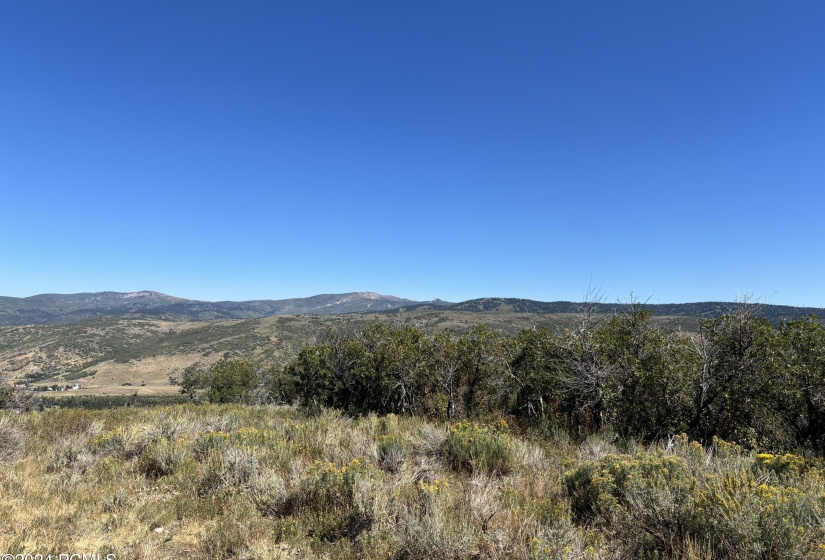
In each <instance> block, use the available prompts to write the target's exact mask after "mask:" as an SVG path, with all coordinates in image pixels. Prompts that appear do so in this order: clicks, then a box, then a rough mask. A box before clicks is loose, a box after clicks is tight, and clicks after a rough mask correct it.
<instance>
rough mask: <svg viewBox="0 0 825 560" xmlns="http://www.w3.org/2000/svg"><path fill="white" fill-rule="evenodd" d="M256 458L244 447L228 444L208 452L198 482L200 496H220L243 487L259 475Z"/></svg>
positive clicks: (258, 465)
mask: <svg viewBox="0 0 825 560" xmlns="http://www.w3.org/2000/svg"><path fill="white" fill-rule="evenodd" d="M259 473H260V464H259V462H258V459H257V458H256V457H255V456H254V455H253V454H252V453H250V452H249V451H248V450H246V449H242V448H238V447H235V446H234V445H228V446H227V447H224V448H215V449H212V450H211V451H210V452H209V455H208V457H207V461H206V465H205V469H204V473H203V475H202V477H201V479H200V481H199V483H198V494H200V495H201V496H221V495H223V494H224V493H230V494H231V493H234V492H235V491H236V490H237V489H240V488H244V487H246V486H248V485H249V483H250V482H251V481H252V480H253V479H254V478H255V477H257V476H258V475H259Z"/></svg>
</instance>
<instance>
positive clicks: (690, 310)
mask: <svg viewBox="0 0 825 560" xmlns="http://www.w3.org/2000/svg"><path fill="white" fill-rule="evenodd" d="M424 305H426V304H424ZM741 305H743V304H739V303H730V302H719V301H708V302H698V303H664V304H644V307H645V308H646V309H649V310H650V311H651V312H652V313H653V315H655V316H658V317H698V318H709V317H719V316H720V315H723V314H724V313H727V312H729V311H731V310H733V309H735V308H737V307H739V306H741ZM747 305H749V306H750V307H751V308H752V309H753V310H754V313H756V314H757V315H758V316H760V317H764V318H766V319H769V320H771V321H774V322H776V321H780V320H782V319H799V318H801V317H805V316H807V315H811V314H816V315H819V317H820V318H825V309H820V308H816V307H793V306H790V305H769V304H747ZM591 307H592V309H593V311H594V312H595V313H604V314H608V313H623V312H625V311H627V310H628V309H629V306H628V305H627V304H622V303H595V304H592V306H591ZM412 308H417V309H421V308H422V306H421V305H416V306H411V307H410V308H409V309H412ZM583 308H584V304H581V303H574V302H570V301H550V302H544V301H534V300H530V299H516V298H480V299H473V300H468V301H464V302H461V303H456V304H453V305H450V306H448V307H447V308H446V309H449V310H451V311H469V312H476V313H479V312H484V313H490V312H497V313H501V312H505V313H539V314H545V313H580V312H581V311H582V309H583Z"/></svg>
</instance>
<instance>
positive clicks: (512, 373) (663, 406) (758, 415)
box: [181, 305, 825, 453]
mask: <svg viewBox="0 0 825 560" xmlns="http://www.w3.org/2000/svg"><path fill="white" fill-rule="evenodd" d="M651 318H652V317H651V313H650V311H649V310H646V309H645V308H643V307H642V306H641V305H631V306H629V308H628V310H627V311H626V312H625V313H622V314H616V315H613V316H610V317H608V318H605V317H604V316H598V315H594V314H591V313H583V314H582V316H581V320H580V321H579V323H578V324H577V326H576V327H575V328H572V329H565V330H563V331H560V332H553V331H551V330H549V329H547V328H544V327H537V328H532V329H524V330H522V331H520V332H519V333H518V334H517V335H516V336H514V337H505V336H501V335H499V334H497V333H495V332H494V331H492V330H491V329H489V328H488V327H486V326H479V327H476V328H474V329H472V330H470V331H469V332H467V333H466V334H463V335H458V334H455V333H453V332H450V331H444V332H440V333H437V334H426V333H424V332H422V331H421V330H419V329H417V328H415V327H411V326H406V327H398V328H393V327H389V326H386V325H384V324H374V325H371V326H368V327H366V328H364V329H363V330H361V331H359V332H355V333H351V334H344V333H342V332H340V331H329V332H328V333H327V334H326V336H325V337H324V339H323V340H321V341H320V342H319V343H318V344H315V345H312V346H307V347H305V348H304V349H303V350H302V351H301V352H300V353H299V354H298V355H297V356H296V357H295V358H294V359H293V360H292V361H291V362H289V363H288V364H287V365H286V366H284V367H278V366H275V367H272V368H270V369H269V370H268V371H266V372H265V373H264V374H260V375H259V374H258V373H256V371H255V368H254V366H253V365H252V364H251V363H250V362H244V361H227V360H223V361H221V362H218V363H217V364H215V365H213V366H212V367H211V368H210V369H208V370H196V369H194V368H190V369H189V370H187V374H185V375H184V379H183V381H182V383H181V385H182V391H183V392H184V393H187V392H189V393H190V394H192V395H194V394H195V393H198V392H199V394H202V395H205V396H206V397H207V398H208V399H209V400H210V401H212V402H231V401H258V402H260V401H262V400H270V401H276V402H282V403H289V404H298V405H301V406H304V407H310V408H312V407H333V408H339V409H343V410H346V411H348V412H350V413H353V414H363V413H370V412H374V413H379V414H385V413H394V414H412V415H423V416H427V417H431V418H441V419H447V420H453V419H463V418H468V419H479V418H481V419H483V418H489V417H496V416H499V417H500V416H508V417H514V418H518V419H520V421H522V422H524V423H531V424H541V425H556V426H558V427H560V428H563V429H566V430H569V431H571V433H573V434H575V435H578V436H583V435H586V434H588V433H591V432H593V431H596V430H599V429H602V428H605V427H610V428H611V429H613V430H614V431H616V432H617V433H618V434H620V435H622V436H626V437H636V438H642V439H654V438H657V437H662V436H664V435H667V434H676V433H687V434H688V435H690V436H691V437H693V438H696V439H700V440H704V441H709V440H710V439H712V438H713V437H714V436H718V437H720V438H722V439H725V440H729V441H736V442H738V443H740V444H743V445H746V446H751V447H755V448H760V449H791V448H800V447H804V448H808V449H811V450H815V451H816V452H818V453H822V452H823V448H824V447H825V327H823V325H822V324H821V323H820V322H819V321H818V320H817V319H816V317H815V316H811V317H807V318H804V319H800V320H794V321H789V322H784V323H782V324H780V325H779V326H778V327H777V326H774V325H773V324H772V323H771V322H770V321H768V320H767V319H764V318H760V317H757V316H756V315H755V313H754V312H753V308H751V307H748V306H743V307H742V308H741V309H739V310H736V311H734V312H732V313H729V314H727V315H723V316H721V317H718V318H713V319H707V320H704V321H702V323H701V328H700V331H699V332H698V333H682V332H670V331H666V330H664V329H662V328H660V327H658V326H657V325H655V324H654V323H653V321H652V320H651Z"/></svg>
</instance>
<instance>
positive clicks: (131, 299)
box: [0, 291, 418, 325]
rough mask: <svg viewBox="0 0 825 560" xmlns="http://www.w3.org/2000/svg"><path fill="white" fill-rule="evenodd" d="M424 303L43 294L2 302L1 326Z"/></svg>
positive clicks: (358, 295) (381, 298) (363, 298)
mask: <svg viewBox="0 0 825 560" xmlns="http://www.w3.org/2000/svg"><path fill="white" fill-rule="evenodd" d="M416 303H418V302H414V301H412V300H408V299H403V298H399V297H395V296H385V295H380V294H376V293H373V292H353V293H347V294H321V295H317V296H312V297H308V298H292V299H283V300H257V301H217V302H210V301H196V300H189V299H183V298H178V297H173V296H168V295H165V294H161V293H158V292H151V291H143V292H131V293H118V292H96V293H82V294H41V295H37V296H32V297H27V298H11V297H2V298H0V325H30V324H46V325H55V324H66V323H73V322H76V321H82V320H84V319H93V318H98V317H116V316H123V315H132V316H139V317H147V318H158V319H164V320H170V321H203V320H209V319H249V318H255V317H265V316H267V315H299V314H307V313H312V314H320V315H326V314H335V313H351V312H370V311H382V310H388V309H394V308H397V307H401V306H404V305H412V304H416Z"/></svg>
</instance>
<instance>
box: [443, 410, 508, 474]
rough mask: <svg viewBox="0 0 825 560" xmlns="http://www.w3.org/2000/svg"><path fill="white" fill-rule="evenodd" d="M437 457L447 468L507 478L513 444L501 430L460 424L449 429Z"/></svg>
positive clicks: (466, 423) (464, 423) (464, 422)
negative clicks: (440, 457) (505, 475)
mask: <svg viewBox="0 0 825 560" xmlns="http://www.w3.org/2000/svg"><path fill="white" fill-rule="evenodd" d="M441 454H442V456H443V457H444V460H445V461H446V462H447V464H448V465H450V467H451V468H453V469H456V470H462V471H467V472H471V473H482V474H507V473H509V472H510V471H511V470H512V469H513V464H514V462H515V461H514V459H513V441H512V438H511V437H510V436H509V435H508V434H507V433H506V432H504V429H503V427H500V428H496V429H493V428H489V427H487V426H479V425H478V424H474V423H471V422H467V421H463V422H459V423H457V424H454V425H452V426H451V427H450V431H449V433H448V434H447V438H446V439H445V440H444V443H443V444H442V445H441Z"/></svg>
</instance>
